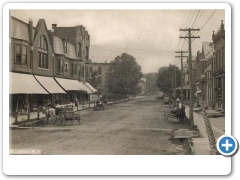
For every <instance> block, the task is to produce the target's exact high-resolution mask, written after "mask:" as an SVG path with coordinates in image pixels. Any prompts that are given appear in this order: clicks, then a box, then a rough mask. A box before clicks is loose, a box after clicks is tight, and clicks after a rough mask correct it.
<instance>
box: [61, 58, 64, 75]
mask: <svg viewBox="0 0 240 180" xmlns="http://www.w3.org/2000/svg"><path fill="white" fill-rule="evenodd" d="M61 73H64V62H63V60H61Z"/></svg>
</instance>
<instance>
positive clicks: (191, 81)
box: [180, 28, 200, 127]
mask: <svg viewBox="0 0 240 180" xmlns="http://www.w3.org/2000/svg"><path fill="white" fill-rule="evenodd" d="M180 31H187V32H188V36H180V38H184V39H188V52H189V54H188V67H189V80H190V111H189V118H190V126H191V127H193V125H194V118H193V97H194V92H193V85H194V83H193V77H192V47H191V43H192V39H194V38H200V37H199V36H192V34H191V32H192V31H200V29H199V28H198V29H192V28H188V29H180Z"/></svg>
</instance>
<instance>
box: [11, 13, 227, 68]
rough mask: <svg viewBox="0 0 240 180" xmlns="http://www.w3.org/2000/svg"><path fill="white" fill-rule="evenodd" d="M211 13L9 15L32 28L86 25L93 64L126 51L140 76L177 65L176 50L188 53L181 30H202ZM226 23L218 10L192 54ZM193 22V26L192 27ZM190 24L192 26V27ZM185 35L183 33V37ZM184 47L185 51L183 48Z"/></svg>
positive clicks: (178, 61)
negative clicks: (41, 22)
mask: <svg viewBox="0 0 240 180" xmlns="http://www.w3.org/2000/svg"><path fill="white" fill-rule="evenodd" d="M213 12H214V10H200V11H199V10H198V9H196V10H14V11H12V16H14V17H16V18H18V19H20V20H22V21H24V22H28V20H29V18H32V20H33V24H34V26H36V24H37V22H38V20H39V19H45V21H46V23H47V28H48V29H51V27H52V26H51V24H57V26H59V27H68V26H70V27H73V26H77V25H83V26H85V28H86V30H87V31H88V33H89V34H90V36H91V42H90V44H91V45H90V58H91V59H92V60H93V62H95V61H97V62H105V60H106V61H107V62H110V61H111V60H113V59H114V58H115V57H116V56H117V55H121V54H122V53H123V52H127V53H128V54H131V55H132V56H134V57H135V58H136V61H137V62H138V63H139V64H140V65H141V67H142V71H143V73H149V72H157V70H158V68H159V67H162V66H168V64H176V65H177V66H180V59H177V58H175V55H176V54H175V51H179V50H182V49H183V50H188V45H187V44H188V43H187V42H185V43H184V39H180V38H179V37H180V35H181V34H182V33H183V32H180V31H179V29H180V28H186V27H187V28H189V27H194V28H201V27H202V26H203V25H204V24H205V23H206V22H207V20H208V19H209V18H210V16H211V15H212V14H213ZM221 20H223V21H224V22H225V12H224V10H217V11H216V12H215V13H214V14H213V15H212V17H211V18H210V20H209V21H208V22H207V23H206V25H205V26H204V27H203V28H202V30H201V31H200V32H199V33H198V34H197V35H199V36H200V37H201V38H199V39H195V40H194V41H193V43H192V55H196V52H197V51H198V50H201V48H202V42H211V41H212V40H211V38H212V31H217V30H218V29H219V28H220V23H221ZM193 23H194V24H193ZM192 25H193V26H192ZM183 35H184V34H183ZM183 45H184V48H183Z"/></svg>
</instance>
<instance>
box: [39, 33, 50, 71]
mask: <svg viewBox="0 0 240 180" xmlns="http://www.w3.org/2000/svg"><path fill="white" fill-rule="evenodd" d="M38 67H39V68H44V69H48V45H47V40H46V37H45V36H40V38H39V43H38Z"/></svg>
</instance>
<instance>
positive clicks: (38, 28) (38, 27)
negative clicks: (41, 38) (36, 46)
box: [33, 19, 48, 40]
mask: <svg viewBox="0 0 240 180" xmlns="http://www.w3.org/2000/svg"><path fill="white" fill-rule="evenodd" d="M42 25H43V26H44V28H45V29H46V32H47V34H48V29H47V25H46V22H45V20H44V19H39V21H38V23H37V26H36V31H35V33H34V38H33V39H34V40H35V38H36V36H37V34H38V32H39V30H40V27H41V26H42Z"/></svg>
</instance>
